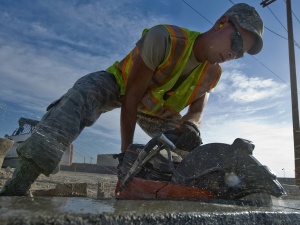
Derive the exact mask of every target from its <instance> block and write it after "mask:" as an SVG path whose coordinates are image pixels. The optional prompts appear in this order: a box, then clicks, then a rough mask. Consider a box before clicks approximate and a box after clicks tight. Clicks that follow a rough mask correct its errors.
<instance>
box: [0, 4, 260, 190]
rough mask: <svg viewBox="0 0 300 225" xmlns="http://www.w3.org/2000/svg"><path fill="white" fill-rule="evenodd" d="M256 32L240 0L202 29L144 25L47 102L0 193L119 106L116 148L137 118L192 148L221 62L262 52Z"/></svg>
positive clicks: (21, 182)
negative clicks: (115, 56) (120, 50)
mask: <svg viewBox="0 0 300 225" xmlns="http://www.w3.org/2000/svg"><path fill="white" fill-rule="evenodd" d="M262 33H263V22H262V20H261V18H260V16H259V14H258V13H257V11H256V10H255V9H254V8H253V7H251V6H249V5H247V4H244V3H240V4H235V5H234V6H232V7H231V8H230V9H229V10H227V11H226V12H225V13H224V15H222V16H221V17H220V18H219V19H218V20H217V21H216V23H215V24H214V25H213V26H212V27H211V29H209V30H208V31H206V32H203V33H200V32H195V31H189V30H188V29H185V28H181V27H177V26H173V25H157V26H154V27H152V28H151V29H145V30H144V31H143V34H142V37H141V38H140V40H138V42H137V43H136V47H135V48H134V49H133V50H132V51H131V52H130V53H129V54H128V55H127V56H126V57H125V58H124V59H122V60H121V61H120V62H116V63H114V64H113V65H112V66H111V67H109V68H108V69H106V70H105V71H98V72H94V73H91V74H88V75H86V76H84V77H82V78H80V79H79V80H78V81H77V82H76V83H75V84H74V86H73V87H72V88H71V89H69V90H68V92H67V93H66V94H64V95H63V96H62V97H61V98H59V99H58V100H56V101H55V102H53V103H52V104H50V105H49V106H48V108H47V113H46V114H45V115H44V116H43V118H42V119H41V121H40V123H39V124H38V125H37V127H36V129H35V131H34V132H33V133H32V135H31V137H30V138H28V139H27V140H26V141H25V142H23V143H22V144H21V145H20V146H19V147H18V149H17V151H18V154H19V155H20V157H21V160H20V164H19V166H18V167H17V168H16V170H15V172H14V174H13V177H12V179H9V180H8V181H7V182H6V183H5V185H4V187H3V189H2V191H1V195H28V193H29V190H30V186H31V184H32V183H33V182H34V181H35V180H36V179H37V178H38V176H39V175H40V174H41V173H42V174H44V175H46V176H49V175H50V174H51V172H52V171H53V170H54V169H55V168H56V166H57V165H58V163H59V162H60V159H61V157H62V155H63V153H64V151H65V150H66V149H67V148H68V147H69V146H70V144H71V143H72V142H73V141H74V140H75V139H76V138H77V137H78V135H79V134H80V132H81V131H82V130H83V129H84V128H85V127H86V126H91V125H92V124H93V123H94V122H95V121H96V120H97V119H98V118H99V116H100V115H101V114H102V113H104V112H107V111H110V110H112V109H115V108H118V107H121V151H122V152H125V151H126V149H127V147H128V146H129V145H130V144H132V142H133V137H134V131H135V126H136V123H138V124H139V125H140V127H141V128H142V129H143V130H144V131H145V132H146V133H147V134H148V135H149V136H151V137H154V136H156V135H158V134H161V133H167V134H168V135H169V137H172V141H173V142H174V143H175V144H176V146H177V147H178V148H180V149H181V150H184V151H188V152H189V151H191V150H192V149H194V148H195V147H197V146H199V145H200V144H201V143H202V141H201V137H200V132H199V131H198V127H199V126H200V123H201V118H202V113H203V109H204V107H205V104H206V102H207V100H208V96H209V92H210V91H211V90H212V89H213V88H214V87H215V86H216V84H217V82H218V80H219V79H220V76H221V67H220V65H219V64H220V63H223V62H226V61H229V60H232V59H237V58H240V57H243V54H244V53H245V52H247V53H249V54H252V55H254V54H257V53H258V52H260V51H261V49H262V46H263V41H262ZM187 106H188V111H187V113H186V114H185V115H184V116H181V115H180V112H181V111H182V110H183V109H184V108H185V107H187Z"/></svg>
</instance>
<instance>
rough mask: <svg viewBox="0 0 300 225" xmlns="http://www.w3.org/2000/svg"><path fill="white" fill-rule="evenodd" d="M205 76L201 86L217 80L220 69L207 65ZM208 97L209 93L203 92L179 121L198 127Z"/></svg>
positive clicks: (217, 65)
mask: <svg viewBox="0 0 300 225" xmlns="http://www.w3.org/2000/svg"><path fill="white" fill-rule="evenodd" d="M206 73H207V74H206V75H205V79H204V81H203V85H206V84H210V83H211V81H212V80H216V79H219V78H220V76H221V73H222V68H221V66H220V65H219V64H214V65H211V64H210V65H209V66H208V68H207V72H206ZM208 97H209V92H205V93H204V94H203V95H202V96H201V97H200V98H198V99H197V100H195V101H194V102H192V104H191V105H190V106H189V109H188V112H187V113H186V114H185V115H184V116H183V117H182V119H181V121H182V122H184V121H190V122H192V123H194V124H196V125H197V127H199V126H200V124H201V120H202V116H203V110H204V108H205V106H206V104H207V101H208Z"/></svg>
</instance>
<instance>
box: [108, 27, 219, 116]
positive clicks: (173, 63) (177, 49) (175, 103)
mask: <svg viewBox="0 0 300 225" xmlns="http://www.w3.org/2000/svg"><path fill="white" fill-rule="evenodd" d="M164 26H165V27H166V29H167V30H168V32H169V34H170V39H171V42H170V51H169V53H168V56H167V57H166V59H165V60H164V61H163V62H162V63H161V64H160V65H159V66H158V68H157V69H156V70H155V71H154V75H153V78H152V80H151V83H150V85H149V88H148V89H147V92H146V93H145V95H144V96H143V98H142V100H141V105H140V106H139V110H140V111H143V112H144V113H147V114H150V115H157V116H162V114H164V111H165V110H166V109H167V110H168V111H169V112H171V113H176V114H178V113H179V112H180V111H181V110H182V109H184V108H185V107H186V106H187V105H189V104H190V103H191V102H192V101H193V99H194V97H195V95H196V93H197V91H198V90H199V87H200V85H201V83H202V81H203V79H204V75H205V73H206V69H207V66H208V63H207V62H204V63H201V64H200V65H198V66H197V67H196V68H195V69H194V70H193V71H192V73H191V74H190V75H189V76H188V77H187V78H186V79H185V80H184V81H183V82H182V84H181V85H180V86H179V87H177V89H176V90H174V92H173V93H172V94H171V95H170V96H169V98H168V99H166V100H164V99H163V97H164V95H165V94H166V93H167V92H168V91H169V90H171V89H172V87H173V86H174V85H175V83H176V81H177V80H178V78H179V77H180V75H181V73H182V71H183V69H184V67H185V65H186V62H187V61H188V59H189V57H190V54H191V53H192V50H193V45H194V42H195V39H196V38H197V36H198V35H199V34H200V33H199V32H194V31H189V30H187V29H185V28H181V27H177V26H171V25H164ZM148 30H149V29H145V30H144V31H143V35H144V34H145V33H147V31H148ZM138 54H139V51H138V49H137V47H135V48H134V49H133V50H132V51H131V52H130V53H129V54H128V55H127V56H126V57H125V58H124V59H123V60H122V61H121V62H116V63H115V64H114V65H113V66H111V67H110V68H108V69H107V71H108V72H112V73H113V74H115V76H116V79H117V82H118V84H119V86H120V88H121V94H124V93H125V89H126V83H127V78H128V75H129V74H130V71H131V68H132V64H133V62H134V60H135V58H136V57H137V55H138ZM141 75H142V74H141ZM215 83H216V82H215ZM212 86H215V84H212Z"/></svg>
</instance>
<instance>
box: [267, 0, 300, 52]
mask: <svg viewBox="0 0 300 225" xmlns="http://www.w3.org/2000/svg"><path fill="white" fill-rule="evenodd" d="M267 8H268V9H269V11H270V12H271V13H272V14H273V16H274V17H275V19H276V20H277V21H278V23H280V25H281V26H282V27H283V29H285V30H286V32H288V30H287V28H286V27H285V26H284V25H283V24H282V23H281V21H280V20H279V19H278V17H277V16H276V15H275V13H274V12H273V11H272V10H271V9H270V7H269V6H267ZM265 28H266V27H265ZM266 29H267V28H266ZM268 30H270V29H268ZM270 31H271V30H270ZM272 33H275V32H273V31H272ZM275 34H276V35H278V36H280V35H279V34H277V33H275ZM280 37H282V36H280ZM285 39H287V38H285ZM287 40H288V39H287ZM293 41H294V45H295V46H296V47H298V48H299V49H300V46H299V44H298V43H297V42H296V41H295V39H294V40H293Z"/></svg>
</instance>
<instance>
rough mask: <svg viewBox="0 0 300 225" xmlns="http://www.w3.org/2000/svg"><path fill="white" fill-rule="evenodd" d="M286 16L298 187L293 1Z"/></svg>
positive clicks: (299, 137)
mask: <svg viewBox="0 0 300 225" xmlns="http://www.w3.org/2000/svg"><path fill="white" fill-rule="evenodd" d="M286 14H287V27H288V39H289V59H290V79H291V97H292V116H293V134H294V154H295V178H296V185H298V186H300V128H299V111H298V91H297V76H296V63H295V50H294V34H293V22H292V6H291V0H286Z"/></svg>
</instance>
